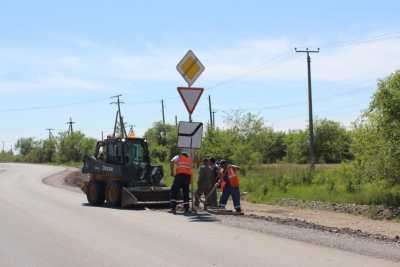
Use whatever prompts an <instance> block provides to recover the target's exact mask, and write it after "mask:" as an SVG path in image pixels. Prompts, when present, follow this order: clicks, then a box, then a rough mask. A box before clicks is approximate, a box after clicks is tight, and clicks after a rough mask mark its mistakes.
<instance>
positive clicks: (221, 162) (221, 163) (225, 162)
mask: <svg viewBox="0 0 400 267" xmlns="http://www.w3.org/2000/svg"><path fill="white" fill-rule="evenodd" d="M219 164H220V165H221V166H225V165H226V164H228V162H227V161H226V160H224V159H223V160H221V161H220V162H219Z"/></svg>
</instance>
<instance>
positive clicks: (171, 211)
mask: <svg viewBox="0 0 400 267" xmlns="http://www.w3.org/2000/svg"><path fill="white" fill-rule="evenodd" d="M168 212H169V213H172V214H174V215H176V209H170V210H169V211H168Z"/></svg>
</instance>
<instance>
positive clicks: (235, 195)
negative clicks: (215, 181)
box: [219, 184, 240, 209]
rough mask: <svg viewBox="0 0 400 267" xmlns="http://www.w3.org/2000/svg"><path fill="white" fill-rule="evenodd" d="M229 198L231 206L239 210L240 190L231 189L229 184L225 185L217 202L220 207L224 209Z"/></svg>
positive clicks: (237, 188)
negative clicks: (230, 197)
mask: <svg viewBox="0 0 400 267" xmlns="http://www.w3.org/2000/svg"><path fill="white" fill-rule="evenodd" d="M229 196H232V200H233V206H234V207H235V209H240V189H239V187H232V186H231V185H229V184H226V185H225V187H224V191H222V195H221V198H220V200H219V205H220V207H222V208H225V206H226V203H227V202H228V199H229Z"/></svg>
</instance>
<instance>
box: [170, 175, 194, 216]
mask: <svg viewBox="0 0 400 267" xmlns="http://www.w3.org/2000/svg"><path fill="white" fill-rule="evenodd" d="M189 181H190V176H189V175H187V174H177V175H175V179H174V182H173V184H172V187H171V198H170V203H171V209H173V210H175V209H176V200H177V197H178V192H179V189H181V188H182V193H183V206H184V208H185V210H189Z"/></svg>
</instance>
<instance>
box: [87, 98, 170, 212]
mask: <svg viewBox="0 0 400 267" xmlns="http://www.w3.org/2000/svg"><path fill="white" fill-rule="evenodd" d="M117 97H118V102H117V104H118V111H117V116H116V120H115V125H114V134H113V136H109V137H107V139H105V140H102V141H98V142H97V146H96V152H95V155H94V156H90V157H86V158H85V159H84V165H83V168H82V172H83V173H85V174H88V175H89V181H88V182H84V183H83V184H82V190H83V191H84V192H85V193H86V196H87V199H88V202H89V204H91V205H102V204H103V203H104V202H106V204H107V205H108V206H111V207H123V208H125V207H129V206H136V205H152V204H167V203H169V194H170V189H169V188H168V187H166V186H165V185H163V182H162V179H163V168H162V166H160V165H152V164H151V161H150V156H149V150H148V144H147V142H146V140H145V139H143V138H137V137H135V136H134V134H133V132H132V133H130V134H129V135H127V134H126V131H125V126H124V123H123V118H122V116H121V112H120V103H121V102H120V101H119V96H117ZM117 128H119V129H120V131H119V132H120V134H119V136H118V137H117V134H116V133H117Z"/></svg>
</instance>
